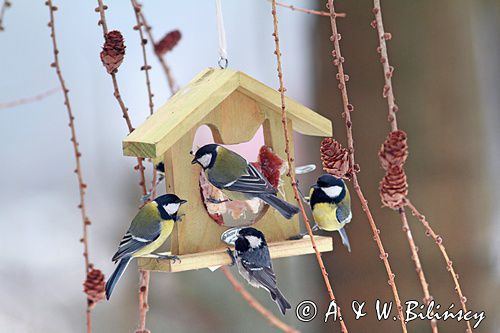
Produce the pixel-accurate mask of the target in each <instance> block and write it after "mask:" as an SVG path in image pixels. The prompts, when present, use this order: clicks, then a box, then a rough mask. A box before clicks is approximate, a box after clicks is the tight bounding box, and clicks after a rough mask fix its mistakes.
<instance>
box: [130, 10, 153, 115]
mask: <svg viewBox="0 0 500 333" xmlns="http://www.w3.org/2000/svg"><path fill="white" fill-rule="evenodd" d="M131 2H132V7H133V8H134V14H135V20H136V22H137V25H136V26H134V30H137V31H138V32H139V36H140V38H141V49H142V59H143V62H144V65H143V66H142V67H141V70H143V71H144V74H145V76H146V87H147V88H148V99H149V114H151V115H152V114H153V112H154V103H153V96H154V95H153V92H152V91H151V81H150V80H149V70H150V69H151V66H150V65H148V57H147V54H146V43H147V42H148V41H147V39H146V38H144V34H143V32H142V26H143V23H142V22H141V19H140V12H141V6H142V5H141V4H139V3H138V2H137V1H135V0H131Z"/></svg>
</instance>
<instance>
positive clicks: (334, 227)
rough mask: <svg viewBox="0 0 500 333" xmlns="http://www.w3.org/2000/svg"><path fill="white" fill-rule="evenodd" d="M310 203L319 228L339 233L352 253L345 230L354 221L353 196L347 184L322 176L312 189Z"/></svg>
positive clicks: (328, 176) (334, 178) (340, 180)
mask: <svg viewBox="0 0 500 333" xmlns="http://www.w3.org/2000/svg"><path fill="white" fill-rule="evenodd" d="M309 203H310V205H311V208H312V213H313V217H314V221H315V222H316V224H317V225H318V227H319V228H320V229H321V230H325V231H338V232H339V234H340V237H342V243H343V244H344V245H345V246H346V247H347V250H349V252H351V245H350V244H349V238H348V237H347V233H346V231H345V229H344V227H345V225H346V224H347V223H349V222H351V219H352V213H351V196H350V195H349V190H348V189H347V186H346V184H345V182H344V181H343V180H342V179H340V178H336V177H334V176H332V175H330V174H324V175H322V176H321V177H319V178H318V180H317V182H316V184H314V185H313V186H312V187H311V191H310V192H309Z"/></svg>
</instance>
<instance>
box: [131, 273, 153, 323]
mask: <svg viewBox="0 0 500 333" xmlns="http://www.w3.org/2000/svg"><path fill="white" fill-rule="evenodd" d="M149 278H150V273H149V271H143V270H141V271H140V282H139V283H140V285H139V311H140V316H139V328H138V329H137V330H136V331H135V333H149V331H148V330H147V329H146V313H147V312H148V310H149V305H148V294H149Z"/></svg>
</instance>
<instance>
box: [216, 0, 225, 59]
mask: <svg viewBox="0 0 500 333" xmlns="http://www.w3.org/2000/svg"><path fill="white" fill-rule="evenodd" d="M215 9H216V14H217V15H216V16H217V33H218V35H219V67H220V68H226V67H227V63H228V61H227V44H226V30H225V29H224V18H223V17H222V6H221V0H215Z"/></svg>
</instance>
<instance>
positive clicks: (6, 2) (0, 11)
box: [0, 0, 12, 31]
mask: <svg viewBox="0 0 500 333" xmlns="http://www.w3.org/2000/svg"><path fill="white" fill-rule="evenodd" d="M10 6H12V2H10V1H9V0H4V1H3V2H2V7H0V31H4V30H5V28H4V26H3V17H4V15H5V11H6V10H7V8H9V7H10Z"/></svg>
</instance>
